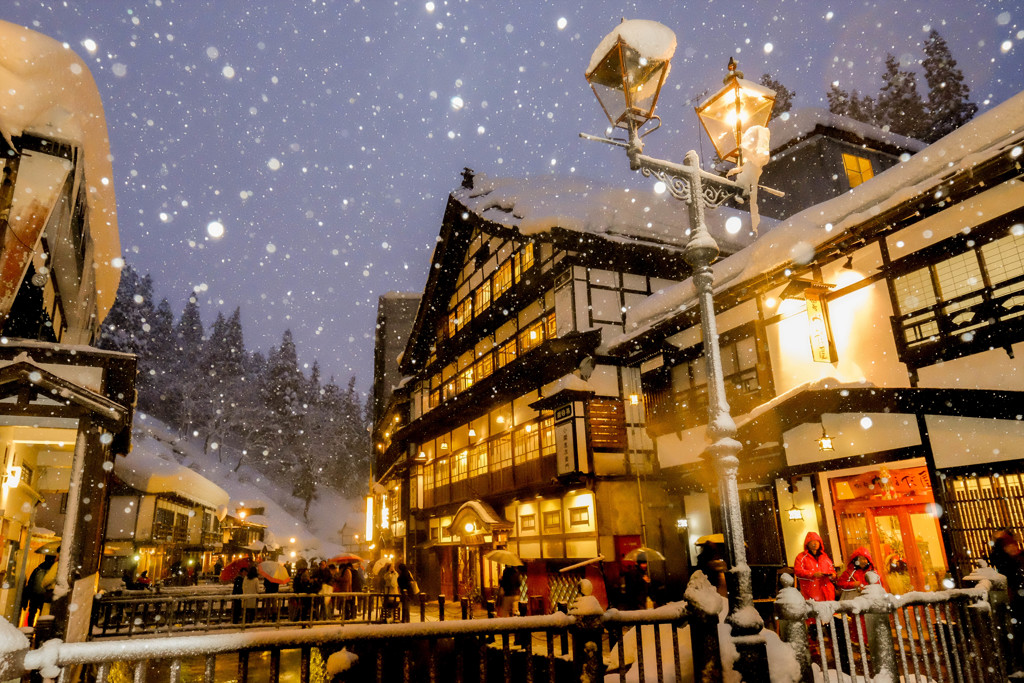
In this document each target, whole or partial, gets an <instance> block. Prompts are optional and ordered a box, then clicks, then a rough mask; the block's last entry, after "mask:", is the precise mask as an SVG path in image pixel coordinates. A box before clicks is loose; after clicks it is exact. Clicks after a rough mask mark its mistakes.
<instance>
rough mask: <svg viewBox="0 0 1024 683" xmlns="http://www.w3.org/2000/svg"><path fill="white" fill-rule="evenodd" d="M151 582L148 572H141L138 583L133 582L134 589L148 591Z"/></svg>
mask: <svg viewBox="0 0 1024 683" xmlns="http://www.w3.org/2000/svg"><path fill="white" fill-rule="evenodd" d="M152 583H153V582H152V581H151V580H150V579H149V570H148V569H147V570H145V571H143V572H142V573H141V574H139V579H138V581H136V582H135V587H136V588H138V589H140V590H148V589H149V587H150V585H151V584H152Z"/></svg>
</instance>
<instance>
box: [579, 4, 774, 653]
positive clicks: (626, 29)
mask: <svg viewBox="0 0 1024 683" xmlns="http://www.w3.org/2000/svg"><path fill="white" fill-rule="evenodd" d="M675 42H676V41H675V35H674V34H673V33H672V31H671V30H670V29H668V28H666V27H665V26H663V25H661V24H659V23H657V22H653V21H645V20H632V21H623V23H622V24H620V25H619V26H618V27H617V28H616V30H614V31H612V33H610V34H608V36H606V37H605V39H604V40H603V41H602V42H601V44H600V46H599V47H598V48H597V50H595V52H594V56H593V57H591V60H590V66H589V67H588V69H587V73H586V78H587V82H588V83H590V85H591V88H592V89H593V90H594V94H595V95H596V96H597V99H598V101H599V102H600V103H601V106H602V108H603V109H604V111H605V114H606V115H607V116H608V120H609V122H610V124H611V127H612V129H616V128H618V129H622V130H624V131H626V133H627V135H628V138H627V139H626V140H624V141H623V140H615V139H608V138H598V137H595V136H590V135H585V134H581V136H582V137H584V138H587V139H593V140H600V141H602V142H607V143H609V144H613V145H616V146H620V147H625V149H626V155H627V157H628V158H629V165H630V168H632V169H633V170H634V171H640V173H642V174H643V175H644V176H648V177H650V176H654V177H655V178H657V179H658V180H660V181H662V182H664V183H665V186H666V187H667V188H668V190H669V192H671V194H672V196H673V197H675V198H677V199H680V200H682V201H683V202H685V203H686V207H687V210H688V213H689V218H690V237H689V240H688V241H687V243H686V246H685V247H684V249H683V259H684V260H685V261H686V263H687V264H689V266H690V267H691V268H692V270H693V281H694V285H695V287H696V291H697V297H698V306H699V310H700V319H701V333H702V335H703V340H704V359H705V363H706V368H707V376H708V426H707V434H708V437H709V440H710V441H711V445H710V446H708V448H707V449H706V451H705V457H708V458H709V459H710V460H711V462H712V463H713V465H714V467H715V470H716V472H717V475H718V487H719V494H720V497H721V509H722V521H723V527H724V529H725V542H726V547H727V548H728V553H729V560H730V565H731V569H730V585H729V616H728V618H727V622H728V623H729V624H730V625H731V626H732V628H733V634H734V635H745V634H753V633H757V632H759V631H760V630H761V628H762V627H763V622H762V620H761V618H760V616H759V615H758V613H757V611H756V610H755V609H754V606H753V596H752V590H751V581H750V567H749V566H748V565H747V557H746V549H745V545H744V535H743V522H742V519H741V516H740V502H739V490H738V487H737V483H736V472H737V470H738V468H739V458H738V457H737V455H738V453H739V451H740V449H741V448H742V445H741V444H740V443H739V442H738V441H737V440H736V439H735V436H736V424H735V423H734V422H733V419H732V416H731V415H730V414H729V404H728V402H727V400H726V396H725V381H724V377H723V370H722V361H721V351H720V349H719V346H718V327H717V324H716V321H715V310H714V302H713V299H712V284H713V280H714V276H713V273H712V270H711V264H712V263H713V262H714V260H715V259H716V258H717V257H718V254H719V250H718V244H717V243H716V242H715V239H714V237H712V236H711V234H710V233H709V232H708V229H707V225H706V224H705V222H704V209H705V208H714V207H717V206H720V205H721V204H723V203H724V202H726V201H728V200H729V199H733V198H737V199H743V198H745V197H746V196H747V194H748V193H749V190H750V187H749V185H744V184H741V183H738V182H734V181H732V180H729V179H727V178H723V177H721V176H717V175H715V174H712V173H708V172H706V171H704V170H702V169H701V168H700V159H699V157H698V156H697V153H696V152H695V151H693V150H691V151H689V152H687V153H686V156H685V158H684V161H683V163H682V164H677V163H673V162H670V161H663V160H661V159H655V158H653V157H649V156H646V155H645V154H643V142H642V141H641V138H642V137H643V136H645V135H647V133H650V132H652V131H653V130H656V129H657V128H658V127H659V126H660V120H659V119H658V117H656V116H655V115H654V107H655V105H656V104H657V101H658V95H659V94H660V90H661V86H662V85H663V84H664V81H665V77H666V76H667V74H668V71H669V66H670V61H671V58H672V55H673V53H674V51H675ZM725 84H726V85H725V87H724V88H723V89H722V90H721V91H719V92H718V93H716V94H715V95H713V96H712V97H711V98H709V100H708V101H707V102H705V103H704V104H703V105H701V106H700V107H698V108H697V111H698V114H699V115H700V117H701V120H702V123H703V124H704V127H705V129H706V130H707V131H708V133H709V135H710V136H711V138H712V142H713V143H714V144H715V147H716V150H717V151H718V154H719V156H720V158H722V159H727V158H736V159H737V160H739V159H740V155H739V147H740V142H741V139H742V136H743V133H744V132H745V131H746V130H747V129H748V128H749V127H751V126H753V125H763V123H767V120H768V117H769V115H770V113H771V107H772V104H773V103H774V94H775V93H774V92H772V91H771V90H768V89H767V88H764V87H762V86H760V85H757V84H752V83H750V82H749V81H744V80H743V79H742V74H740V73H739V72H737V71H736V69H735V62H732V61H731V60H730V74H729V76H727V77H726V80H725ZM751 86H753V87H751ZM619 99H621V100H622V102H621V103H620V102H619V101H618V100H619ZM650 121H655V122H656V125H655V126H654V127H653V128H652V127H648V130H646V131H645V132H641V130H642V129H644V127H645V126H647V124H648V122H650ZM713 131H714V132H713Z"/></svg>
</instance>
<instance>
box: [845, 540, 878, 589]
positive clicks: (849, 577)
mask: <svg viewBox="0 0 1024 683" xmlns="http://www.w3.org/2000/svg"><path fill="white" fill-rule="evenodd" d="M858 557H863V558H864V559H865V560H867V561H868V566H867V567H864V568H861V567H858V566H857V565H856V564H854V562H856V560H857V558H858ZM873 571H875V563H874V562H872V561H871V553H870V551H869V550H868V548H867V546H861V547H859V548H857V549H856V550H854V551H853V555H851V556H850V560H849V561H848V562H847V563H846V569H844V570H843V573H842V574H840V575H839V578H838V579H836V584H838V586H839V587H840V588H841V589H843V590H855V589H857V588H863V587H864V586H866V585H868V577H867V573H868V572H873Z"/></svg>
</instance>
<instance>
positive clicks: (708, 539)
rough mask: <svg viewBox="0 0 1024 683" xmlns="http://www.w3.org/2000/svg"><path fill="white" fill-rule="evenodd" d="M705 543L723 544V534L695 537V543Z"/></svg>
mask: <svg viewBox="0 0 1024 683" xmlns="http://www.w3.org/2000/svg"><path fill="white" fill-rule="evenodd" d="M705 543H722V544H725V534H708V535H707V536H701V537H700V538H698V539H697V545H704V544H705Z"/></svg>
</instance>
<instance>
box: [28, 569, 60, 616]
mask: <svg viewBox="0 0 1024 683" xmlns="http://www.w3.org/2000/svg"><path fill="white" fill-rule="evenodd" d="M56 561H57V556H56V555H47V556H46V557H44V558H43V561H42V563H41V564H40V565H39V566H38V567H36V568H35V569H34V570H32V574H31V575H29V577H28V583H27V584H26V585H25V605H26V607H27V608H28V625H29V626H35V623H36V615H37V614H38V613H39V612H41V611H42V610H43V605H45V604H46V603H48V602H50V601H51V600H53V586H54V584H56V583H57V576H56V572H54V575H53V577H49V576H47V573H49V571H50V568H51V567H53V565H54V563H55V562H56Z"/></svg>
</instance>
